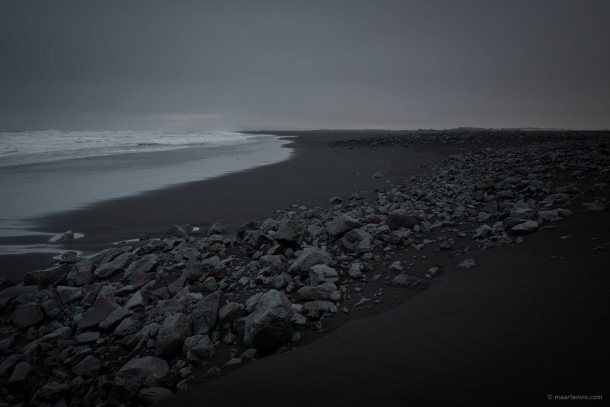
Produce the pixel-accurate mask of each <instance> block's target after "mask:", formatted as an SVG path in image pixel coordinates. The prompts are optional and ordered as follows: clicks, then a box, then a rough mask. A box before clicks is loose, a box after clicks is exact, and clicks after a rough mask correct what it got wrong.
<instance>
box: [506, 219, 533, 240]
mask: <svg viewBox="0 0 610 407" xmlns="http://www.w3.org/2000/svg"><path fill="white" fill-rule="evenodd" d="M510 230H511V231H512V232H513V233H515V234H516V235H519V236H521V235H529V234H530V233H534V232H536V231H537V230H538V222H536V221H533V220H528V221H526V222H523V223H520V224H518V225H516V226H513V227H512V228H511V229H510Z"/></svg>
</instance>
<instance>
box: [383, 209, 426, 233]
mask: <svg viewBox="0 0 610 407" xmlns="http://www.w3.org/2000/svg"><path fill="white" fill-rule="evenodd" d="M417 222H418V219H417V217H416V216H414V215H411V214H407V213H404V212H402V211H393V212H390V214H389V215H388V217H387V218H386V220H385V223H386V225H387V226H388V227H389V228H390V229H392V230H396V229H400V228H407V229H412V228H414V227H415V225H417Z"/></svg>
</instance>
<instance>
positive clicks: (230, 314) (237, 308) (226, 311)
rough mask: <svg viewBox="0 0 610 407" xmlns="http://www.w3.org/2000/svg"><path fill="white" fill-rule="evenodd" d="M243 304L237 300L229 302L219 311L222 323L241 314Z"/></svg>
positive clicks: (219, 318)
mask: <svg viewBox="0 0 610 407" xmlns="http://www.w3.org/2000/svg"><path fill="white" fill-rule="evenodd" d="M241 311H242V305H241V304H238V303H236V302H228V303H226V304H225V305H224V306H222V307H221V308H220V310H219V311H218V320H219V322H220V323H224V322H231V321H233V320H235V319H237V318H239V316H240V315H241Z"/></svg>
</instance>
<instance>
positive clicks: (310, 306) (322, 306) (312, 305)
mask: <svg viewBox="0 0 610 407" xmlns="http://www.w3.org/2000/svg"><path fill="white" fill-rule="evenodd" d="M334 306H335V304H333V303H332V302H330V301H321V300H318V301H310V302H306V303H305V304H303V311H304V312H306V313H307V312H312V311H315V312H327V311H330V309H331V308H332V307H334Z"/></svg>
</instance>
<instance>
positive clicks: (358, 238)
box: [340, 229, 373, 254]
mask: <svg viewBox="0 0 610 407" xmlns="http://www.w3.org/2000/svg"><path fill="white" fill-rule="evenodd" d="M372 241H373V235H371V234H370V233H368V232H365V231H364V230H362V229H352V230H350V231H349V232H347V233H346V234H345V236H343V237H342V238H341V241H340V242H341V246H342V247H343V248H344V249H345V250H347V251H348V252H353V253H358V254H362V253H369V252H372V251H373V245H372Z"/></svg>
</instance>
